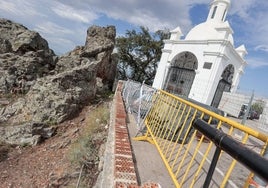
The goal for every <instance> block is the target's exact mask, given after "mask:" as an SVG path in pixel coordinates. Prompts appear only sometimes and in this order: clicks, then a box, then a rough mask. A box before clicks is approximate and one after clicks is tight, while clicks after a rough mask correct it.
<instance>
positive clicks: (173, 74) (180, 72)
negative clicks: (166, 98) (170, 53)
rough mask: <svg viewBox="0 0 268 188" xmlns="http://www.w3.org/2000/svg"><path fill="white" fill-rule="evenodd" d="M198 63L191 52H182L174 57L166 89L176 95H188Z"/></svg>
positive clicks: (165, 85)
mask: <svg viewBox="0 0 268 188" xmlns="http://www.w3.org/2000/svg"><path fill="white" fill-rule="evenodd" d="M197 66H198V63H197V58H196V56H195V55H194V54H193V53H191V52H182V53H180V54H178V55H176V56H175V57H174V59H173V60H172V62H171V67H170V68H169V70H168V74H167V77H166V80H165V84H164V90H166V91H167V92H169V93H173V94H175V95H181V96H185V97H188V95H189V93H190V90H191V87H192V84H193V81H194V78H195V74H196V73H195V70H196V69H197Z"/></svg>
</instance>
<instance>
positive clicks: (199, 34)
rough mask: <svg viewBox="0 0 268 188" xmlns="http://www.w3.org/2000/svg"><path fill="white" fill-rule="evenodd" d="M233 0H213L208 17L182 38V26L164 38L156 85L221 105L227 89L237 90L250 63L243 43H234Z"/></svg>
mask: <svg viewBox="0 0 268 188" xmlns="http://www.w3.org/2000/svg"><path fill="white" fill-rule="evenodd" d="M230 3H231V2H230V0H213V1H212V3H211V4H210V10H209V13H208V17H207V20H206V21H205V22H203V23H200V24H199V25H196V26H195V27H193V28H192V29H191V30H190V31H189V33H188V34H187V35H186V36H185V38H184V39H182V38H183V34H182V32H181V29H180V27H177V28H176V29H174V30H172V31H171V36H170V39H168V40H165V41H164V42H165V45H164V48H163V50H162V56H161V59H160V62H159V65H158V69H157V72H156V76H155V79H154V82H153V87H155V88H157V89H163V90H166V91H168V92H170V93H173V94H175V95H179V96H184V97H188V98H191V99H194V100H196V101H199V102H201V103H204V104H207V105H211V106H214V107H218V105H219V103H220V100H221V97H222V94H223V92H224V91H228V92H235V91H236V90H237V87H238V84H239V81H240V77H241V76H242V75H243V73H244V68H245V66H246V65H247V63H246V61H245V60H244V56H245V55H246V54H247V51H246V48H245V46H244V45H241V46H239V47H237V48H235V47H234V39H233V36H232V34H233V30H232V28H231V26H230V25H229V23H228V21H226V15H227V13H228V9H229V7H230Z"/></svg>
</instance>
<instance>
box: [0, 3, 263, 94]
mask: <svg viewBox="0 0 268 188" xmlns="http://www.w3.org/2000/svg"><path fill="white" fill-rule="evenodd" d="M211 1H212V0H109V1H108V0H46V1H43V0H23V1H22V0H0V17H2V18H6V19H10V20H12V21H15V22H18V23H21V24H23V25H24V26H26V27H27V28H29V29H30V30H34V31H37V32H39V33H40V34H41V36H42V37H44V38H45V39H46V40H47V41H48V43H49V46H50V48H51V49H53V50H54V51H55V52H56V53H57V54H63V53H66V52H68V51H70V50H72V49H73V48H74V47H75V46H78V45H83V44H84V42H85V38H86V31H87V29H88V27H90V26H91V25H100V26H107V25H115V26H116V29H117V35H118V36H119V35H124V34H125V32H126V30H127V29H129V30H130V29H137V28H138V27H139V26H146V27H148V28H149V29H150V31H156V30H158V29H165V28H167V29H170V30H172V29H174V28H176V27H177V26H180V28H181V29H182V32H183V33H184V35H186V34H187V33H188V31H189V30H190V29H191V28H192V27H193V26H194V25H197V24H199V23H201V22H203V21H205V20H206V18H207V15H208V9H209V4H210V3H211ZM267 17H268V1H266V0H239V1H238V0H231V8H230V10H229V12H228V16H227V20H228V21H229V23H230V25H231V27H232V29H233V31H234V34H233V37H234V42H235V44H234V45H235V47H238V46H240V45H241V44H244V45H245V46H246V48H247V51H248V55H247V56H246V58H245V59H246V61H247V62H248V66H247V67H246V69H245V74H244V75H243V77H242V79H241V81H240V85H239V88H240V90H241V91H244V92H251V91H252V90H254V91H255V93H256V94H257V95H260V96H266V97H268V86H267V85H266V83H268V24H267Z"/></svg>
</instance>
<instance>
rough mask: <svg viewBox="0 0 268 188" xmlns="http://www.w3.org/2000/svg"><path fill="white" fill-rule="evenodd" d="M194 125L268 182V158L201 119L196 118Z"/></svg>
mask: <svg viewBox="0 0 268 188" xmlns="http://www.w3.org/2000/svg"><path fill="white" fill-rule="evenodd" d="M193 126H194V127H195V128H196V129H197V130H198V131H199V132H201V133H202V134H204V135H205V136H206V137H208V138H209V139H210V140H211V141H213V142H214V143H215V144H216V146H217V147H219V148H220V149H222V150H223V151H225V152H226V153H228V154H229V155H230V156H232V157H233V158H234V159H236V160H237V161H239V162H240V163H242V164H243V165H244V166H246V167H247V168H248V169H250V170H251V171H252V172H254V173H255V174H256V175H258V176H259V177H260V178H262V179H263V180H265V181H266V182H268V159H266V158H264V157H262V156H261V155H259V154H258V153H256V152H254V151H253V150H250V149H248V148H247V147H245V146H244V145H243V144H242V143H240V142H238V141H236V140H234V139H233V138H232V137H231V136H229V135H227V134H226V133H224V132H222V131H220V130H218V129H216V128H214V127H212V126H210V125H209V124H207V123H206V122H205V121H203V120H201V119H196V120H195V122H194V123H193Z"/></svg>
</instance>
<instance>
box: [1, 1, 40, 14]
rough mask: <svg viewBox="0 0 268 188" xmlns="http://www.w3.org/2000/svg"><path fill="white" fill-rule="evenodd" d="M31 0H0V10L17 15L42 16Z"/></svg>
mask: <svg viewBox="0 0 268 188" xmlns="http://www.w3.org/2000/svg"><path fill="white" fill-rule="evenodd" d="M35 5H36V3H34V1H33V0H27V1H21V0H6V1H0V10H2V11H3V12H7V13H11V14H14V15H17V16H25V17H33V16H44V15H43V14H42V13H41V12H39V11H38V10H37V7H36V6H35Z"/></svg>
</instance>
